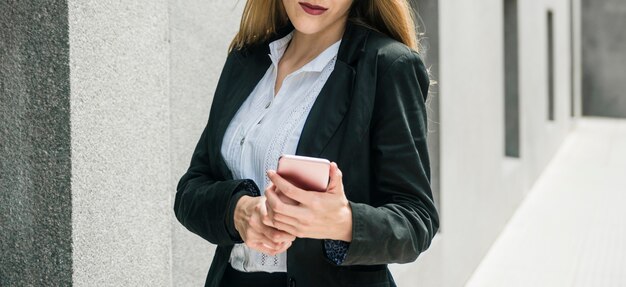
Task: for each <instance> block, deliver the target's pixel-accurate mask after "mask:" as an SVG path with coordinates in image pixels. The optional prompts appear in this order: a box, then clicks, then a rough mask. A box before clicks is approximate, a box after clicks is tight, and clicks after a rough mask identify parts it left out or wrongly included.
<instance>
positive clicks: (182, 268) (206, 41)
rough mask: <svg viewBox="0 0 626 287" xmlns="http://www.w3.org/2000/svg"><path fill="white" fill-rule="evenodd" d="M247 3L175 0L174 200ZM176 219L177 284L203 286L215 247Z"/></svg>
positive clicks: (172, 68)
mask: <svg viewBox="0 0 626 287" xmlns="http://www.w3.org/2000/svg"><path fill="white" fill-rule="evenodd" d="M244 4H245V1H231V0H214V1H202V0H169V11H170V35H171V45H170V49H171V51H170V55H171V60H170V87H171V88H170V104H171V110H172V112H171V114H172V115H171V140H170V154H171V162H172V165H171V179H170V191H171V196H172V202H173V199H174V195H175V193H176V184H177V183H178V180H179V179H180V177H181V176H182V175H183V174H184V173H185V171H186V170H187V168H188V167H189V161H190V160H191V154H192V152H193V149H194V148H195V146H196V143H197V142H198V139H199V138H200V134H201V133H202V130H203V129H204V127H205V125H206V123H207V121H208V119H209V108H210V106H211V102H212V101H213V93H214V92H215V87H216V85H217V80H218V78H219V75H220V72H221V71H222V67H223V65H224V62H225V60H226V55H227V52H228V51H227V50H228V45H229V44H230V40H231V39H232V38H233V37H234V35H235V33H236V32H237V30H238V29H239V19H240V18H241V13H242V11H243V6H244ZM166 212H167V213H168V215H170V218H171V220H172V234H173V238H172V264H173V266H172V280H173V284H172V286H203V285H204V281H205V277H206V274H207V272H208V270H209V265H210V263H211V260H212V259H213V254H214V252H215V246H214V245H212V244H210V243H209V242H207V241H206V240H204V239H202V238H200V237H199V236H197V235H195V234H193V233H191V232H190V231H188V230H187V229H185V227H183V226H182V225H181V224H180V223H179V222H178V221H177V220H176V218H175V217H174V212H173V210H171V208H170V209H168V210H166Z"/></svg>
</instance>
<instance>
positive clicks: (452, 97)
mask: <svg viewBox="0 0 626 287" xmlns="http://www.w3.org/2000/svg"><path fill="white" fill-rule="evenodd" d="M244 2H245V1H239V2H238V3H235V2H231V1H213V2H211V3H205V2H201V1H193V2H188V1H186V2H184V3H183V2H182V1H175V0H170V33H171V69H170V73H171V75H170V76H171V95H170V98H171V110H172V112H171V115H172V116H171V127H172V128H171V134H172V136H171V142H170V144H171V150H172V155H171V161H172V172H171V175H172V178H171V186H172V188H171V190H172V191H174V190H175V184H176V182H177V180H178V179H179V177H180V175H182V173H183V172H184V170H185V169H186V167H187V165H188V160H189V159H190V156H191V151H192V149H193V146H194V145H195V143H196V140H197V137H198V136H199V134H200V132H201V130H202V128H203V127H204V124H205V123H206V120H207V119H208V110H209V107H210V101H211V98H212V94H213V90H214V88H215V84H216V82H217V78H218V76H219V71H220V70H221V68H222V65H223V61H224V59H225V56H226V50H225V49H226V47H227V45H228V42H229V41H230V39H231V37H232V35H234V33H235V31H236V29H237V28H238V21H239V16H240V13H241V8H242V6H243V4H244ZM439 5H440V6H439V7H440V8H439V9H440V12H439V17H440V20H439V21H440V22H439V25H440V33H441V34H440V45H441V46H440V51H439V52H440V79H439V83H440V87H439V94H438V95H437V96H439V97H440V99H439V100H440V102H441V111H440V114H441V124H440V127H441V147H440V148H441V188H442V190H441V210H440V212H441V219H442V222H441V232H440V234H438V235H437V236H436V237H435V240H434V241H433V244H432V246H431V248H430V249H429V250H428V251H427V252H426V253H424V254H422V255H421V256H420V258H419V259H418V260H417V261H416V262H415V263H412V264H403V265H392V266H390V268H391V270H392V272H393V273H394V277H395V278H396V281H397V283H398V284H399V286H417V285H419V286H462V285H463V284H464V282H465V281H466V280H467V279H468V278H469V276H470V275H471V274H472V272H473V270H474V269H475V268H476V266H477V265H478V264H479V262H480V260H481V259H482V257H483V256H484V255H485V253H486V252H487V250H488V249H489V247H490V246H491V244H492V243H493V241H494V240H495V238H496V236H497V235H498V234H499V232H500V231H501V230H502V228H503V226H504V224H505V223H506V221H507V220H508V219H509V217H510V216H511V214H512V213H513V211H514V210H515V208H516V207H517V205H518V204H519V202H520V201H521V199H522V198H523V197H524V194H525V192H526V191H527V190H528V189H529V188H530V187H531V186H532V184H533V182H534V181H535V179H536V178H537V176H538V175H539V174H540V173H541V171H542V170H543V168H544V167H545V166H546V164H547V162H548V161H549V160H550V159H551V157H552V156H553V155H554V153H555V151H556V149H557V148H558V147H559V145H560V143H561V142H562V140H563V139H564V137H565V135H566V134H567V133H568V131H569V129H570V126H571V119H570V118H569V99H570V96H569V93H570V83H569V70H568V69H569V67H570V60H569V59H570V55H569V35H570V34H569V26H568V25H569V18H568V17H569V6H568V0H552V1H550V0H541V1H540V0H536V1H528V0H526V1H524V0H519V8H518V9H519V16H518V18H519V35H520V39H519V42H520V48H519V52H520V59H519V62H520V79H519V81H520V107H521V158H520V159H511V158H505V157H504V156H503V154H504V116H503V113H504V112H503V105H504V94H503V93H504V84H503V81H504V75H503V73H504V70H503V69H504V67H503V66H504V62H503V57H504V54H503V50H502V48H503V26H502V23H503V12H502V11H503V3H502V0H483V1H460V0H441V1H440V3H439ZM548 7H551V8H552V9H553V10H554V13H555V14H554V16H555V18H554V20H555V45H556V53H555V56H556V60H555V70H556V76H555V85H556V100H555V105H556V107H557V111H556V121H555V122H554V123H547V120H546V119H547V114H546V112H545V111H546V110H547V75H546V73H547V66H546V58H547V47H546V37H547V36H546V23H545V21H546V15H545V13H546V9H547V8H548ZM173 220H175V219H173ZM213 251H214V247H213V246H211V245H210V244H208V243H206V242H205V241H203V240H202V239H200V238H199V237H197V236H195V235H193V234H191V233H189V232H188V231H186V230H184V229H183V228H182V227H181V226H180V224H178V223H177V222H175V221H174V222H173V244H172V253H173V254H172V256H173V259H172V261H173V262H172V264H173V275H172V276H173V280H174V281H173V282H175V285H200V284H201V283H202V282H204V276H205V275H206V271H207V270H208V266H209V263H210V261H211V259H212V257H213Z"/></svg>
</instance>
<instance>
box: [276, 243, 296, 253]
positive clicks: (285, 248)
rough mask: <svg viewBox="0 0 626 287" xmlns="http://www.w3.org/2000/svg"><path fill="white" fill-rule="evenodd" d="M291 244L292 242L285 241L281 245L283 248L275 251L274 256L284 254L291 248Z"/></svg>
mask: <svg viewBox="0 0 626 287" xmlns="http://www.w3.org/2000/svg"><path fill="white" fill-rule="evenodd" d="M291 244H292V241H285V242H283V245H282V246H283V247H281V248H280V249H278V250H277V251H276V254H280V253H283V252H285V251H286V250H287V249H289V247H291Z"/></svg>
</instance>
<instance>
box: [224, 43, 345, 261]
mask: <svg viewBox="0 0 626 287" xmlns="http://www.w3.org/2000/svg"><path fill="white" fill-rule="evenodd" d="M292 36H293V31H292V32H291V33H289V34H288V35H287V36H285V37H283V38H281V39H278V40H275V41H273V42H271V43H270V44H269V48H270V54H269V57H270V59H271V60H272V65H270V67H269V68H268V69H267V72H266V73H265V75H264V76H263V78H262V79H261V80H260V81H259V83H258V84H257V85H256V87H255V88H254V90H253V91H252V93H251V94H250V95H249V96H248V98H247V99H246V100H245V102H244V103H243V104H242V106H241V107H240V108H239V110H238V111H237V113H236V114H235V116H234V118H233V120H232V121H231V122H230V124H229V126H228V128H227V129H226V133H225V135H224V141H223V142H222V146H221V153H222V155H223V157H224V159H225V161H226V164H227V165H228V167H229V169H230V170H231V171H232V173H233V177H234V179H245V178H250V179H252V180H253V181H254V182H255V183H256V185H257V186H258V187H259V190H260V191H261V194H264V191H265V187H267V186H268V185H269V182H270V181H269V178H268V177H267V175H266V173H265V172H266V170H268V169H273V170H276V167H277V164H278V157H279V156H280V155H281V154H295V152H296V148H297V145H298V141H299V139H300V134H301V132H302V128H303V127H304V123H305V121H306V118H307V116H308V114H309V112H310V110H311V107H312V106H313V103H314V102H315V100H316V98H317V96H318V94H319V92H320V90H321V89H322V87H323V86H324V84H325V83H326V80H327V79H328V77H329V76H330V73H331V72H332V71H333V69H334V67H335V60H336V58H337V52H338V50H339V45H340V43H341V40H339V41H337V42H336V43H334V44H333V45H331V46H330V47H328V48H327V49H326V50H324V51H323V52H322V53H320V54H319V55H318V56H317V57H316V58H315V59H313V60H311V61H310V62H309V63H307V64H306V65H304V66H302V67H301V68H300V69H298V70H296V71H294V72H292V73H291V74H289V75H287V77H285V79H284V80H283V83H282V85H281V87H280V89H279V91H278V94H276V97H274V85H275V83H276V76H277V69H278V62H279V61H280V59H281V57H282V56H283V54H284V52H285V50H286V48H287V45H288V44H289V41H290V40H291V38H292ZM229 262H230V264H231V265H232V267H233V268H234V269H237V270H239V271H243V272H255V271H264V272H286V271H287V252H282V253H279V254H277V255H275V256H270V255H267V254H264V253H261V252H258V251H256V250H253V249H250V248H248V246H246V245H245V244H243V243H240V244H235V246H234V247H233V249H232V251H231V254H230V259H229Z"/></svg>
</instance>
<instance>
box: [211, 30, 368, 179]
mask: <svg viewBox="0 0 626 287" xmlns="http://www.w3.org/2000/svg"><path fill="white" fill-rule="evenodd" d="M293 29H294V27H293V25H292V24H291V23H288V24H287V25H286V26H285V27H282V28H281V29H279V30H278V31H277V33H276V35H275V36H273V37H272V38H270V39H269V40H268V41H265V42H264V43H262V44H261V46H259V47H255V48H254V49H250V50H245V51H238V52H236V53H238V55H237V56H238V57H239V60H240V61H239V65H240V67H239V68H238V70H240V71H242V73H241V75H239V77H237V78H234V79H232V80H231V81H229V82H228V83H227V85H228V86H229V87H231V88H230V92H228V95H226V97H225V100H224V104H223V108H222V109H221V110H220V111H219V116H218V117H217V118H218V119H219V121H218V124H217V128H216V130H215V131H214V132H215V133H214V135H215V142H214V143H213V145H214V147H215V150H214V151H215V152H216V153H217V158H218V159H219V166H220V169H221V170H222V172H223V173H224V174H225V177H226V178H232V173H231V171H230V170H229V169H228V167H227V165H226V162H225V160H224V158H223V156H222V153H221V152H220V150H221V149H220V147H221V144H222V141H223V139H224V136H225V133H226V129H227V128H228V125H229V123H230V122H231V120H232V119H233V117H234V116H235V114H236V113H237V111H238V110H239V108H240V107H241V105H242V104H243V102H244V101H245V100H246V98H247V97H248V96H249V95H250V93H252V90H253V89H254V87H256V85H257V83H258V82H259V81H260V80H261V78H262V77H263V75H265V72H266V71H267V69H268V68H269V65H270V64H271V63H272V61H271V60H270V58H269V56H268V54H269V52H270V51H269V45H268V44H269V43H270V42H271V41H273V40H276V39H279V38H282V37H284V36H285V35H287V34H288V33H289V32H291V30H293ZM365 31H366V30H365V29H363V28H361V27H359V26H358V25H355V24H353V23H351V22H350V21H348V22H347V24H346V28H345V31H344V34H343V37H342V41H341V44H340V46H339V51H338V52H337V61H336V63H335V68H334V70H333V72H332V73H331V75H330V77H329V78H328V80H327V81H326V84H325V85H324V87H323V88H322V90H321V91H320V94H319V95H318V97H317V99H316V100H315V103H314V104H313V107H312V108H311V111H310V113H309V115H308V117H307V120H306V122H305V125H304V128H303V130H302V134H301V136H300V141H299V142H298V147H297V150H296V154H300V155H309V156H318V157H319V156H320V155H321V154H322V152H323V151H324V148H325V147H326V145H327V143H328V141H329V140H330V138H331V137H332V135H333V134H334V133H335V131H336V130H337V128H338V127H339V125H340V124H341V122H342V120H343V118H344V116H345V114H346V112H347V111H348V108H349V106H350V100H351V97H352V94H353V91H352V87H353V85H354V80H355V75H356V73H355V69H354V67H353V64H354V61H355V60H356V59H357V58H358V56H359V54H360V53H361V52H362V46H363V44H364V42H365V39H366V36H367V33H366V32H365Z"/></svg>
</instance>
